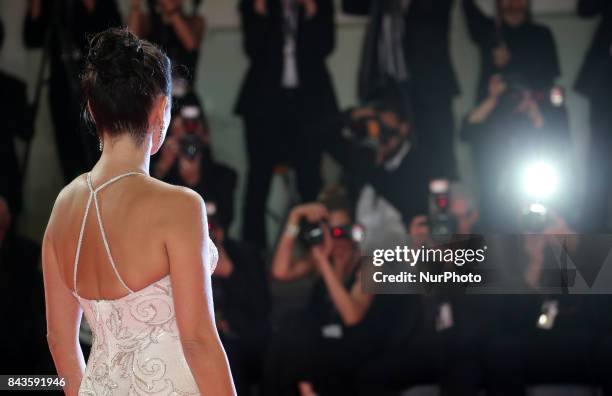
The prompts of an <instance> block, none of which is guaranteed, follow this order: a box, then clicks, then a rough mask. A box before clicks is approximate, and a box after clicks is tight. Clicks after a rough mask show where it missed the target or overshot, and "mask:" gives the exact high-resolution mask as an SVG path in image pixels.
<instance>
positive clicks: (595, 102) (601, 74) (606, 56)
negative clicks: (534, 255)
mask: <svg viewBox="0 0 612 396" xmlns="http://www.w3.org/2000/svg"><path fill="white" fill-rule="evenodd" d="M578 14H579V15H580V16H581V17H583V18H592V17H595V16H598V15H601V22H600V24H599V26H598V27H597V30H596V32H595V36H594V37H593V42H592V44H591V47H590V48H589V50H588V52H587V54H586V58H585V59H584V63H583V64H582V68H581V69H580V72H579V74H578V77H577V79H576V83H575V89H576V91H577V92H579V93H581V94H583V95H584V96H586V97H587V99H588V100H589V104H590V116H591V117H590V118H591V139H590V152H589V159H588V168H587V169H588V173H587V174H588V178H587V185H586V188H587V193H586V200H585V203H584V210H583V213H584V225H585V230H584V231H585V232H586V231H589V232H609V231H610V230H611V229H612V225H611V224H610V208H609V202H610V199H611V197H612V183H611V182H610V180H612V175H611V173H610V169H612V163H611V162H610V158H611V157H612V113H611V112H610V108H609V107H610V102H612V94H611V92H612V90H611V87H612V52H611V51H610V48H611V46H612V3H611V2H609V1H605V0H580V1H578Z"/></svg>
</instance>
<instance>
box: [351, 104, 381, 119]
mask: <svg viewBox="0 0 612 396" xmlns="http://www.w3.org/2000/svg"><path fill="white" fill-rule="evenodd" d="M375 114H376V112H375V111H374V108H373V107H371V106H365V107H357V108H355V109H353V111H351V118H352V119H354V120H358V119H360V118H366V117H374V115H375Z"/></svg>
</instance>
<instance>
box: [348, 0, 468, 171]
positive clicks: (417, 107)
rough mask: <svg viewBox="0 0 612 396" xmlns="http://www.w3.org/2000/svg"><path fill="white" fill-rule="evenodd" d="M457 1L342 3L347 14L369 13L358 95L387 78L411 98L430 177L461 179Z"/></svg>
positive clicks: (364, 0)
mask: <svg viewBox="0 0 612 396" xmlns="http://www.w3.org/2000/svg"><path fill="white" fill-rule="evenodd" d="M452 4H453V1H452V0H441V1H430V0H413V1H402V0H382V1H372V0H343V1H342V5H343V10H344V12H346V13H348V14H355V15H369V18H370V20H369V24H368V27H367V30H366V36H365V40H364V44H363V50H362V53H361V63H360V67H359V81H358V93H359V97H360V99H362V100H363V99H364V98H365V97H366V96H367V95H370V94H371V92H372V90H374V89H376V88H377V87H378V86H379V85H380V84H381V83H383V82H384V81H386V80H391V81H393V82H395V83H397V84H398V85H400V86H401V87H403V89H405V90H406V94H407V95H408V96H409V97H410V98H411V107H412V109H411V110H412V111H413V113H414V128H415V130H416V133H417V135H418V137H419V144H421V145H422V146H423V149H424V150H426V151H427V152H429V153H430V157H428V158H430V160H428V162H427V163H426V168H427V172H428V173H429V174H428V175H427V176H428V177H429V178H432V179H433V178H457V177H458V175H457V169H456V166H457V164H456V159H455V152H454V143H453V142H454V133H453V132H454V121H453V113H452V101H453V98H454V97H455V96H456V95H457V94H459V84H458V82H457V78H456V76H455V72H454V70H453V66H452V63H451V59H450V48H449V29H450V12H451V8H452Z"/></svg>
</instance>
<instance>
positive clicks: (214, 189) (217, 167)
mask: <svg viewBox="0 0 612 396" xmlns="http://www.w3.org/2000/svg"><path fill="white" fill-rule="evenodd" d="M180 104H181V105H180V107H179V108H178V109H176V110H175V111H176V113H175V114H174V116H173V117H172V121H171V123H170V128H169V132H168V137H167V139H166V143H165V144H164V146H163V147H162V148H161V152H160V154H159V156H158V158H156V159H155V161H154V163H153V164H152V169H153V171H152V175H153V176H154V177H156V178H158V179H161V180H164V181H166V182H168V183H171V184H176V185H181V186H186V187H190V188H192V189H194V190H195V191H196V192H198V193H199V194H200V195H202V196H203V197H204V198H205V199H206V200H212V201H214V202H217V209H218V215H219V216H221V217H223V219H224V221H225V222H226V224H227V225H228V226H229V225H230V224H231V222H232V220H233V218H234V191H235V189H236V180H237V175H236V172H235V171H234V170H233V169H231V168H229V167H228V166H225V165H223V164H221V163H219V162H217V161H215V159H214V157H213V155H212V151H211V147H210V131H209V130H208V123H207V122H206V118H205V117H204V114H203V112H202V109H201V107H200V105H199V102H198V101H197V99H196V98H195V96H193V95H191V96H186V97H184V98H183V99H182V100H181V102H180Z"/></svg>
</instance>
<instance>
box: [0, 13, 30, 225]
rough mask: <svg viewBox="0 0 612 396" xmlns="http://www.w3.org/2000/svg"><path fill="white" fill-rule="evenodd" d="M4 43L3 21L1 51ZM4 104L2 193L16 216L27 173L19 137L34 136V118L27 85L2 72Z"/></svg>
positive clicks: (0, 141) (0, 140)
mask: <svg viewBox="0 0 612 396" xmlns="http://www.w3.org/2000/svg"><path fill="white" fill-rule="evenodd" d="M3 44H4V25H3V24H2V21H0V51H1V50H2V46H3ZM0 89H1V90H2V96H3V98H2V105H1V106H0V119H2V120H4V128H2V132H0V169H2V172H1V173H0V195H2V196H4V197H6V200H7V201H8V204H9V207H10V209H11V211H12V213H13V215H14V216H15V215H18V214H19V213H21V207H22V199H23V192H22V189H23V175H22V174H21V171H22V169H21V168H20V164H19V160H18V156H17V152H16V150H15V138H17V137H18V138H21V139H23V140H28V139H30V137H31V136H32V127H33V125H32V120H31V119H30V118H31V115H30V112H29V108H28V101H27V91H26V85H25V84H24V83H23V82H22V81H21V80H19V79H17V78H16V77H13V76H10V75H8V74H6V73H4V72H2V71H0Z"/></svg>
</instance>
